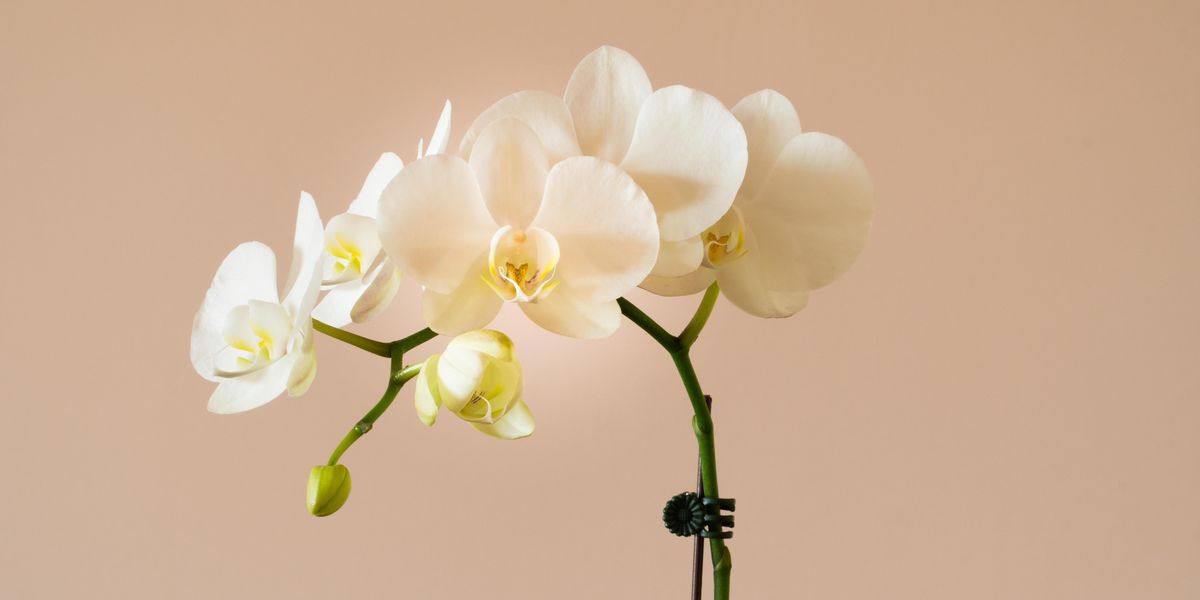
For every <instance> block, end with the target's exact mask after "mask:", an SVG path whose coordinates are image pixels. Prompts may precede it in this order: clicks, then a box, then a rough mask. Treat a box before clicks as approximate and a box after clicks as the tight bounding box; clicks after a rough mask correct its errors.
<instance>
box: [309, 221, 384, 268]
mask: <svg viewBox="0 0 1200 600" xmlns="http://www.w3.org/2000/svg"><path fill="white" fill-rule="evenodd" d="M381 248H382V245H381V243H380V241H379V234H378V232H377V230H376V224H375V219H372V218H371V217H367V216H363V215H356V214H351V213H344V214H340V215H338V216H336V217H334V218H332V219H330V220H329V225H327V226H326V227H325V252H327V253H328V254H329V257H330V259H331V260H328V261H326V263H325V264H326V266H325V273H324V275H323V276H322V281H321V283H322V284H324V285H338V284H340V283H346V282H347V281H353V280H355V279H362V278H363V276H364V275H366V274H367V273H369V272H370V271H371V270H372V269H374V268H375V267H376V266H377V265H378V264H379V261H380V259H381V257H382V255H381V252H380V250H381Z"/></svg>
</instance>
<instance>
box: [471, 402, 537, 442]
mask: <svg viewBox="0 0 1200 600" xmlns="http://www.w3.org/2000/svg"><path fill="white" fill-rule="evenodd" d="M533 425H534V423H533V413H532V412H531V411H530V410H529V406H527V405H526V404H525V401H524V400H520V399H518V400H514V401H513V402H512V405H511V406H510V407H509V409H508V412H506V413H504V416H503V417H501V418H500V420H498V421H496V422H495V423H490V424H489V423H471V426H472V427H474V428H475V429H478V430H479V431H482V432H483V433H486V434H488V435H490V436H492V437H497V438H500V439H504V440H517V439H521V438H523V437H529V435H531V434H532V433H533Z"/></svg>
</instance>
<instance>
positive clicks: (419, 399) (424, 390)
mask: <svg viewBox="0 0 1200 600" xmlns="http://www.w3.org/2000/svg"><path fill="white" fill-rule="evenodd" d="M437 363H438V355H437V354H434V355H433V356H430V357H429V358H427V359H425V366H424V367H421V372H420V373H418V374H417V382H416V386H417V390H416V392H415V393H414V394H413V404H414V406H415V407H416V409H417V418H419V419H421V422H422V423H424V424H425V425H427V426H429V427H433V424H434V422H436V421H437V415H438V410H439V409H440V408H441V407H442V399H441V395H440V393H439V392H438V385H437V380H438V376H437Z"/></svg>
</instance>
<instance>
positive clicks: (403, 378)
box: [328, 353, 425, 466]
mask: <svg viewBox="0 0 1200 600" xmlns="http://www.w3.org/2000/svg"><path fill="white" fill-rule="evenodd" d="M401 360H403V359H402V357H401V355H400V353H397V354H395V355H393V356H392V372H391V377H389V378H388V384H387V389H385V390H384V391H383V397H382V398H380V399H379V402H376V403H375V406H372V407H371V410H369V411H367V414H365V415H363V418H361V419H359V420H358V422H357V423H355V424H354V427H352V428H350V432H349V433H347V434H346V437H344V438H342V442H341V443H340V444H338V446H337V448H334V450H333V454H330V455H329V462H328V464H329V465H330V466H333V465H336V464H337V462H338V460H339V459H341V458H342V454H345V452H346V450H349V449H350V446H353V445H354V442H357V441H358V438H360V437H362V436H364V435H366V434H367V433H368V432H370V431H371V428H372V427H374V426H375V421H377V420H379V417H381V416H383V413H384V412H386V411H387V409H388V407H389V406H391V405H392V401H393V400H395V399H396V395H397V394H399V393H400V389H401V388H403V387H404V384H406V383H408V380H410V379H412V378H413V377H416V376H417V373H420V372H421V367H423V366H424V365H425V363H417V364H415V365H409V366H407V367H402V366H400V362H401Z"/></svg>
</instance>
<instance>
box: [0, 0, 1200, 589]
mask: <svg viewBox="0 0 1200 600" xmlns="http://www.w3.org/2000/svg"><path fill="white" fill-rule="evenodd" d="M168 5H171V6H168ZM1197 7H1198V5H1197V4H1196V3H1195V2H1194V1H1188V2H1173V3H1170V2H1145V1H1138V2H1092V3H1087V2H1017V1H1012V0H1004V1H997V2H951V1H926V2H916V3H913V2H903V3H902V2H874V3H869V2H780V3H773V4H772V3H765V2H747V1H745V0H741V1H738V2H733V1H726V2H658V3H652V2H645V1H644V0H634V1H621V2H613V1H610V2H601V1H593V2H588V3H584V2H555V3H544V4H543V3H539V2H528V1H526V2H476V3H472V4H455V3H450V2H422V3H401V2H378V3H375V4H373V5H365V4H363V5H357V4H356V5H354V6H350V5H349V3H332V2H329V3H311V4H308V3H305V5H303V6H302V5H301V3H294V2H278V3H272V4H270V5H268V4H267V3H261V4H256V5H255V6H246V3H243V2H203V3H194V4H193V5H192V6H190V7H181V6H176V5H175V3H160V2H145V3H141V4H129V3H116V2H105V3H99V2H92V3H80V4H77V5H59V4H56V3H51V2H45V1H36V2H14V1H13V0H6V1H5V2H4V3H3V4H2V5H0V202H2V203H3V204H2V206H3V212H2V213H0V216H2V218H3V222H4V224H5V226H4V232H5V234H4V235H5V243H4V248H6V249H7V251H8V252H9V254H8V256H7V260H6V265H7V268H6V275H5V277H4V283H3V289H4V293H3V294H2V295H0V309H2V311H0V314H2V315H3V316H4V320H3V325H2V326H0V339H2V343H0V370H2V371H0V373H2V377H0V398H2V402H3V404H2V408H3V416H2V417H0V452H2V455H3V456H4V457H5V458H6V460H5V463H4V466H3V468H2V473H3V474H2V476H0V481H3V483H2V484H0V596H3V597H6V598H51V597H62V598H94V597H104V598H116V597H120V598H135V597H136V598H164V597H170V598H215V597H228V598H283V597H291V598H330V597H346V598H376V597H388V598H439V599H440V598H480V597H489V598H498V599H499V598H504V599H518V598H520V599H525V598H536V599H561V598H571V599H591V598H597V599H598V598H605V599H608V598H634V599H642V598H651V599H658V598H683V597H685V595H686V593H687V579H688V571H689V550H688V544H687V543H686V542H684V541H680V540H678V539H675V538H673V537H671V536H670V535H668V534H667V533H666V532H665V531H664V530H662V528H661V527H660V525H659V524H658V517H659V510H660V508H661V506H662V503H663V502H664V501H665V500H666V499H667V498H668V497H669V496H670V495H672V494H674V493H675V492H677V491H681V490H683V489H687V488H688V487H689V486H690V485H691V484H692V479H693V468H694V463H693V461H694V452H695V450H694V445H693V440H692V438H691V435H690V431H689V427H688V419H689V412H688V406H687V403H686V401H685V399H684V397H683V394H682V391H681V390H680V388H679V385H678V383H677V382H676V380H675V379H674V375H673V373H672V372H671V370H670V365H669V362H668V361H667V359H666V357H665V356H664V355H663V354H662V353H661V352H660V351H659V350H658V349H657V348H656V347H654V346H653V345H652V344H651V343H650V341H649V340H648V339H647V338H645V337H644V336H642V335H640V332H638V331H637V330H636V329H633V328H631V327H625V328H623V329H622V331H620V332H619V333H618V334H617V335H616V336H615V337H614V338H613V339H610V340H606V341H601V342H591V343H581V342H574V341H570V340H567V339H562V338H558V337H555V336H553V335H550V334H547V333H544V332H541V331H539V330H537V329H535V328H534V327H533V326H532V325H530V324H529V323H527V322H525V321H524V320H523V319H522V318H519V315H514V314H513V313H512V312H511V311H506V314H505V315H504V316H503V317H502V318H501V319H500V320H499V321H498V322H497V326H498V327H500V328H502V329H505V330H506V331H508V332H509V333H510V334H512V335H513V337H514V338H515V339H516V340H517V343H518V344H519V346H520V352H521V353H522V357H523V360H524V363H525V365H526V367H527V369H528V399H529V403H530V405H531V406H532V407H533V409H534V411H535V412H536V414H537V418H538V431H537V433H536V434H535V436H534V437H533V438H532V439H530V440H527V441H524V442H520V443H500V442H497V441H494V440H491V439H485V438H484V437H483V436H480V435H478V434H476V433H475V432H474V431H471V430H469V429H468V428H467V427H464V426H462V424H461V423H458V422H455V421H453V420H451V419H446V420H444V421H443V422H441V423H439V424H438V425H437V427H435V428H433V429H432V430H430V429H426V428H424V427H423V426H422V425H421V424H420V423H419V422H418V421H417V419H416V418H415V416H414V415H413V413H412V410H411V392H406V393H405V394H403V395H402V396H401V399H400V400H399V401H398V402H397V404H396V405H395V407H394V408H393V410H392V412H390V413H389V414H388V415H387V416H386V417H384V419H382V420H381V421H380V423H379V425H378V427H377V428H376V430H375V432H373V433H372V434H371V435H370V436H368V437H367V438H365V439H364V440H362V442H360V444H359V445H358V446H356V447H355V448H354V449H353V450H352V451H351V452H350V453H349V454H348V455H347V456H346V461H345V462H346V463H347V464H348V465H349V466H350V467H351V469H352V471H353V474H354V481H355V486H354V494H353V495H352V497H351V500H350V503H349V504H348V505H347V506H346V508H345V509H343V510H342V512H341V513H339V514H338V515H337V516H335V517H333V518H330V519H323V520H318V519H314V518H312V517H310V516H308V514H307V513H306V512H305V510H304V496H303V494H304V483H305V478H306V475H307V471H308V468H309V467H310V466H311V465H313V464H316V463H317V462H319V461H321V460H323V459H324V458H325V456H326V455H327V453H328V451H329V450H330V448H331V447H332V446H333V445H334V444H335V443H336V442H337V440H338V439H339V438H340V437H341V435H342V434H343V432H344V431H345V429H347V428H348V427H350V426H351V425H352V424H353V423H354V422H355V420H356V419H357V418H358V417H359V416H360V415H361V413H362V412H363V411H364V410H365V409H366V408H367V407H369V406H370V405H371V404H372V403H373V402H374V400H375V398H376V396H377V394H378V393H379V391H380V390H381V388H382V383H383V379H384V377H385V364H384V363H383V362H382V361H381V360H380V359H376V358H374V357H370V356H366V355H360V354H361V353H356V352H355V351H353V349H350V348H346V347H342V346H339V345H337V344H334V343H330V342H329V341H328V340H322V343H321V345H320V347H319V354H320V359H321V363H320V375H319V377H318V378H317V381H316V383H315V385H314V386H313V388H312V391H311V392H310V393H309V395H307V396H305V397H303V398H299V399H287V398H284V399H280V400H279V401H277V402H275V403H273V404H271V405H269V406H268V407H266V408H265V409H262V410H259V411H255V412H252V413H249V414H244V415H240V416H235V417H217V416H214V415H210V414H207V413H206V412H205V411H204V404H205V400H206V397H207V395H208V393H209V391H210V385H209V384H208V383H206V382H204V381H202V380H200V379H199V378H198V377H197V376H195V375H194V373H193V372H192V371H191V367H190V365H189V364H188V360H187V343H188V332H189V324H190V320H191V317H192V314H193V312H194V311H195V310H196V308H197V306H198V304H199V301H200V298H201V296H202V294H203V292H204V290H205V288H206V286H207V284H208V280H209V278H210V277H211V275H212V272H213V270H214V269H215V268H216V266H217V264H218V263H219V261H220V260H221V258H222V257H223V256H224V254H225V252H227V251H228V250H229V249H230V248H232V247H233V246H234V245H235V244H236V243H238V242H240V241H243V240H249V239H259V240H262V241H265V242H268V243H270V244H272V245H273V246H274V247H276V248H277V249H282V248H284V247H286V245H287V244H288V242H289V241H290V235H291V227H292V219H293V214H294V210H295V203H296V197H297V195H298V193H299V192H300V190H302V189H303V190H308V191H310V192H312V193H313V194H314V195H315V196H316V198H317V201H318V204H319V205H320V208H321V211H322V213H323V215H324V216H326V217H328V216H331V215H333V214H335V213H336V212H338V211H340V210H342V209H343V207H344V205H345V203H346V202H347V201H348V200H349V199H350V197H351V196H352V195H353V194H354V193H355V192H356V190H357V188H358V186H359V184H360V183H361V178H362V176H363V175H364V174H365V173H366V171H367V169H368V168H369V167H370V165H371V164H372V162H373V161H374V159H375V157H376V156H378V154H379V153H380V152H382V151H384V150H396V151H398V152H400V153H401V155H402V156H404V157H405V158H411V155H412V154H413V151H414V150H415V145H416V140H417V138H418V137H419V136H422V135H424V136H428V135H429V132H430V130H431V129H432V127H433V121H434V119H435V118H436V114H437V111H438V109H439V108H440V105H441V102H442V100H443V99H444V98H446V97H449V98H451V99H452V100H453V101H454V102H455V107H456V109H457V110H456V113H455V118H454V124H455V126H456V128H457V132H458V133H461V132H462V130H463V129H464V128H465V127H466V125H467V124H468V123H469V122H470V119H471V118H472V117H473V116H474V115H475V114H476V113H478V112H479V111H480V110H482V109H483V108H484V107H486V106H487V105H488V104H489V103H490V102H492V101H493V100H495V99H497V98H499V97H500V96H502V95H504V94H507V93H509V92H511V91H515V90H517V89H523V88H541V89H546V90H551V91H559V90H561V89H562V87H563V86H564V85H565V83H566V79H567V76H568V75H569V74H570V71H571V68H572V67H573V66H574V64H575V62H576V61H578V59H579V58H580V57H582V56H583V55H584V54H585V53H586V52H588V51H589V50H591V49H592V48H594V47H596V46H598V45H600V44H602V43H612V44H615V45H619V46H621V47H624V48H625V49H627V50H629V51H631V52H633V53H634V54H636V55H637V56H638V57H639V58H640V59H641V61H642V62H643V64H644V65H645V67H646V68H647V70H648V71H649V73H650V75H651V77H652V79H653V80H654V81H655V83H657V84H659V85H666V84H670V83H676V82H682V83H686V84H689V85H693V86H696V87H700V88H702V89H705V90H708V91H710V92H712V93H714V94H716V95H717V96H718V97H720V98H721V99H722V100H724V101H726V102H727V103H730V104H732V103H733V102H735V101H736V100H737V99H739V98H740V97H741V96H743V95H745V94H747V93H749V92H752V91H755V90H758V89H760V88H763V87H773V88H775V89H777V90H779V91H781V92H783V93H785V94H787V95H788V96H790V97H791V98H792V99H793V100H794V101H795V103H796V105H797V107H798V108H799V110H800V114H801V119H802V121H803V122H804V124H805V126H806V128H808V129H813V130H822V131H828V132H831V133H834V134H837V135H839V136H841V137H843V138H845V139H846V140H847V141H849V142H850V143H851V144H852V145H853V146H854V147H855V148H856V149H857V150H858V152H859V153H860V154H861V155H862V156H863V157H864V159H865V160H866V161H867V164H868V165H869V166H870V168H871V172H872V174H873V176H874V179H875V183H876V188H877V190H878V212H877V218H876V222H875V232H874V237H873V240H872V242H871V245H870V247H869V248H868V250H867V253H866V254H865V255H864V257H863V258H862V260H861V261H860V262H859V264H858V265H857V266H856V267H855V268H854V269H853V270H852V271H851V273H850V274H849V275H848V276H847V277H845V278H844V279H843V280H842V281H840V282H838V283H837V284H836V285H834V286H833V287H831V288H829V289H827V290H824V291H821V292H819V293H817V294H816V295H815V297H814V299H813V301H812V303H811V305H810V307H809V308H808V309H807V310H805V311H804V312H803V313H801V314H800V315H798V316H796V317H795V318H792V319H790V320H786V321H762V320H756V319H752V318H750V317H747V316H745V315H743V314H741V313H739V312H738V311H737V310H736V309H735V308H734V307H732V306H731V305H729V304H728V303H725V302H722V303H721V304H720V305H719V306H718V308H717V311H716V314H715V315H714V318H713V321H712V325H711V326H710V329H709V330H708V331H706V332H705V335H704V337H703V338H702V341H701V343H700V345H699V347H698V348H697V361H698V363H699V368H700V369H701V376H702V378H703V381H704V382H705V383H706V385H707V388H708V390H709V391H711V393H713V394H714V395H715V396H716V402H717V407H716V414H717V423H718V444H719V451H720V465H721V478H722V483H723V485H722V488H723V491H725V492H726V494H728V495H731V496H736V497H737V498H738V500H739V508H740V510H739V512H738V526H737V530H736V531H737V536H736V537H735V538H734V540H733V544H732V548H733V551H734V558H735V570H734V589H735V596H736V597H738V598H744V599H760V598H765V599H774V598H784V599H790V598H820V599H879V598H903V599H920V600H924V599H955V600H957V599H962V598H971V599H991V598H996V599H1047V600H1050V599H1054V600H1060V599H1064V598H1069V599H1088V600H1092V599H1108V598H1111V599H1125V598H1154V599H1181V600H1182V599H1191V598H1197V597H1200V435H1198V429H1200V369H1198V368H1197V359H1198V358H1200V343H1198V342H1197V334H1198V333H1200V317H1198V316H1197V310H1196V307H1197V306H1200V277H1198V275H1200V272H1198V265H1200V234H1198V233H1197V230H1198V227H1200V207H1198V201H1200V168H1198V167H1200V112H1198V111H1197V107H1198V106H1200V77H1197V73H1198V72H1200V10H1197ZM454 143H457V136H456V137H455V138H454ZM284 254H286V252H284ZM283 262H286V259H284V261H283ZM416 297H417V296H416V292H415V290H414V289H413V287H412V286H411V284H409V285H408V286H406V288H405V291H404V292H403V293H402V296H401V301H400V302H399V303H398V304H397V305H396V306H395V308H394V310H393V311H392V312H391V314H390V315H389V316H388V317H387V318H386V319H385V320H384V321H383V322H381V323H378V324H376V325H372V326H371V327H369V328H367V329H366V330H365V331H366V332H368V333H370V334H372V335H376V336H379V337H393V336H400V335H403V334H406V333H408V332H410V331H412V330H413V329H414V328H416V327H418V325H419V324H418V321H417V317H416V315H415V307H416V304H415V302H416ZM635 299H636V300H637V301H638V302H644V305H645V307H646V308H647V310H648V311H650V312H651V313H652V314H654V315H659V316H661V317H662V318H663V319H664V320H665V321H668V322H671V323H673V324H680V323H682V321H683V320H685V319H686V316H687V314H688V313H689V311H690V310H691V305H692V300H680V301H665V300H656V299H650V298H646V297H645V296H644V295H643V294H635Z"/></svg>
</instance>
